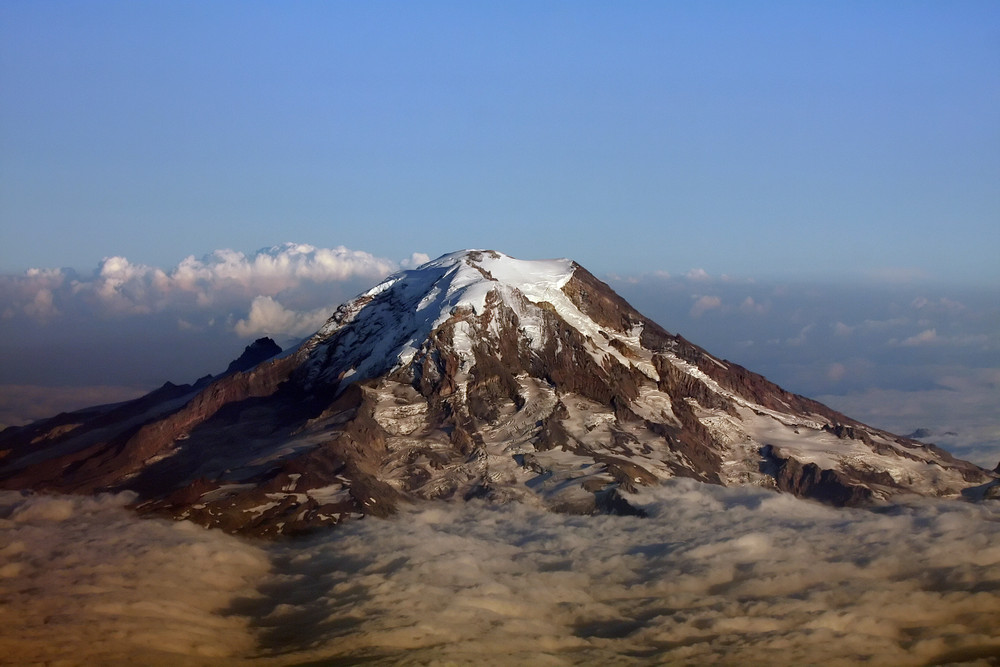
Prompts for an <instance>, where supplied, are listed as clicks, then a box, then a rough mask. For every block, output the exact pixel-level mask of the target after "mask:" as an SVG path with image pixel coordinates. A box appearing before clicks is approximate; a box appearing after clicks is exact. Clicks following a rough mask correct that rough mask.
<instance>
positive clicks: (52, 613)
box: [0, 479, 1000, 666]
mask: <svg viewBox="0 0 1000 667" xmlns="http://www.w3.org/2000/svg"><path fill="white" fill-rule="evenodd" d="M121 502H122V499H116V498H114V497H103V498H100V499H81V498H66V497H41V496H36V497H29V498H21V497H20V496H18V495H17V494H10V493H8V494H0V517H2V518H0V545H3V546H0V553H2V555H3V560H2V562H3V563H4V565H3V570H2V571H0V575H4V574H5V575H6V576H5V577H4V576H0V594H2V595H3V597H4V600H5V605H4V608H3V609H2V610H0V615H2V617H3V618H4V620H5V623H6V625H5V627H6V628H7V629H8V631H7V632H5V633H4V635H3V639H0V645H2V646H0V648H2V649H3V650H4V655H5V656H7V657H8V658H10V659H13V660H14V661H18V662H31V661H39V662H41V661H44V660H58V659H66V658H72V659H73V660H76V661H77V662H81V663H111V662H119V663H123V664H124V663H128V662H129V661H133V662H134V661H137V660H139V661H141V662H144V663H149V662H150V657H149V656H152V657H153V658H160V660H161V662H162V663H163V664H167V663H169V661H170V659H173V660H174V661H179V662H185V663H186V664H210V663H212V661H213V660H214V661H216V662H218V661H220V660H223V661H233V662H240V661H253V660H258V661H260V660H263V661H265V662H267V663H268V664H276V665H292V664H305V663H317V664H318V663H323V662H337V663H339V662H343V663H355V662H361V661H367V662H373V663H379V664H399V663H406V664H425V663H437V664H452V663H454V664H463V663H471V662H475V663H477V664H483V663H486V664H497V665H499V664H526V663H533V664H536V663H538V662H540V661H542V660H544V661H546V662H547V663H550V664H578V663H580V662H586V663H587V664H623V663H628V664H632V663H638V664H645V663H646V662H647V661H653V662H656V663H657V664H660V663H663V662H667V663H683V664H710V663H715V664H717V663H723V664H764V663H766V664H776V665H782V664H785V665H793V664H854V663H856V662H858V661H861V660H863V661H865V662H869V663H871V664H893V665H903V666H906V665H923V664H931V663H935V664H936V663H942V662H952V661H955V660H957V659H958V658H959V657H961V656H964V659H966V660H968V659H973V658H977V657H978V658H988V657H990V656H993V655H995V654H996V650H997V647H998V646H1000V628H998V627H997V625H996V618H997V615H998V614H1000V595H998V594H997V590H996V585H995V582H997V581H1000V505H998V504H996V503H992V504H990V503H986V504H982V505H976V504H970V503H964V502H957V501H941V500H932V499H927V500H913V501H910V502H908V503H906V504H901V505H896V506H887V507H880V508H876V509H873V510H852V509H835V508H830V507H827V506H823V505H819V504H817V503H813V502H807V501H802V500H798V499H796V498H794V497H792V496H789V495H781V494H776V493H772V492H769V491H766V490H761V489H756V488H732V489H726V488H722V487H715V486H711V485H705V484H700V483H698V482H695V481H693V480H683V479H678V480H672V481H671V482H669V483H667V484H665V485H664V486H662V487H658V488H655V489H649V490H645V491H644V492H643V493H642V494H640V495H639V496H637V497H636V498H635V500H634V502H636V503H638V504H641V505H643V507H645V508H646V509H647V511H648V512H649V514H650V517H649V518H648V519H638V518H634V517H615V516H571V515H565V514H556V513H549V512H546V511H544V510H541V509H538V508H533V507H527V506H524V505H501V506H491V505H487V504H483V503H481V502H478V501H473V502H469V503H463V502H458V503H447V502H435V503H420V504H418V505H415V506H413V507H409V508H406V509H404V510H403V511H402V512H401V513H400V514H399V515H398V516H397V517H395V518H393V519H390V520H375V519H366V520H364V521H356V522H353V523H349V524H347V525H345V526H344V527H343V528H342V529H338V530H335V531H332V532H328V533H322V534H320V535H317V536H315V537H313V538H311V539H308V540H298V541H294V542H289V543H282V544H270V545H265V544H260V543H255V542H249V541H246V540H241V539H238V538H235V537H231V536H227V535H223V534H221V533H219V532H216V531H205V530H202V529H200V528H195V527H194V526H191V525H188V524H185V523H183V522H180V523H166V522H163V521H156V520H154V521H150V520H139V519H137V518H134V517H130V516H128V515H127V514H126V513H125V512H124V511H123V510H122V509H121V508H120V507H119V505H120V504H121ZM98 637H99V638H100V640H99V641H97V640H96V639H95V638H98ZM140 658H141V659H142V660H140Z"/></svg>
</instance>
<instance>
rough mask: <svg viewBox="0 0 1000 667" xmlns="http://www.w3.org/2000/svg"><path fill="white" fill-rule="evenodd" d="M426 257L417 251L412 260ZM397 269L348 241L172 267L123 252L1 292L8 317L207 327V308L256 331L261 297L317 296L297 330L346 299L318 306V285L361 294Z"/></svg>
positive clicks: (2, 283) (28, 277) (293, 329)
mask: <svg viewBox="0 0 1000 667" xmlns="http://www.w3.org/2000/svg"><path fill="white" fill-rule="evenodd" d="M420 256H421V255H419V254H414V256H413V258H412V260H413V261H415V260H416V259H419V257H420ZM397 268H398V267H397V266H396V265H395V264H394V263H393V262H391V261H389V260H386V259H382V258H379V257H375V256H374V255H371V254H370V253H367V252H362V251H357V250H349V249H347V248H345V247H343V246H338V247H336V248H317V247H315V246H311V245H307V244H301V243H285V244H283V245H279V246H274V247H271V248H265V249H263V250H260V251H257V252H256V253H253V254H251V255H245V254H244V253H242V252H237V251H235V250H228V249H223V250H216V251H214V252H213V253H211V254H210V255H208V256H206V257H203V258H201V259H196V258H195V257H194V256H190V257H187V258H186V259H184V260H182V261H181V262H180V263H178V265H177V266H176V267H174V268H172V269H169V270H164V269H160V268H157V267H151V266H146V265H143V264H136V263H133V262H131V261H129V260H128V259H127V258H125V257H120V256H114V257H107V258H105V259H104V260H102V261H101V263H100V264H99V265H98V267H97V269H96V270H95V271H94V273H93V274H92V275H90V276H81V275H79V274H77V273H76V272H73V271H68V270H62V269H31V270H29V271H27V272H26V273H25V274H24V275H22V276H0V297H2V298H3V302H4V303H6V304H7V306H6V308H5V309H4V311H3V313H2V316H3V318H4V319H6V320H11V319H14V318H17V317H28V318H30V319H33V320H37V321H48V320H52V319H53V318H56V317H59V316H61V315H63V316H66V317H72V316H74V315H75V316H78V317H102V318H103V317H115V316H119V317H121V316H141V315H150V314H155V313H172V314H174V315H175V319H176V320H177V321H180V322H183V323H184V326H200V325H202V323H200V322H199V321H198V320H199V317H198V316H197V315H198V314H199V313H200V314H207V316H208V317H207V319H217V320H218V321H220V322H223V321H227V319H231V320H236V319H240V321H242V322H244V323H245V324H244V326H243V330H245V331H250V330H253V331H256V329H255V328H254V326H253V322H254V320H253V318H254V316H255V314H253V313H249V311H250V309H252V308H253V306H254V304H255V300H256V299H257V298H259V297H269V298H271V299H272V300H274V301H275V303H277V301H278V300H279V299H280V300H281V306H280V307H281V308H284V309H286V310H291V309H293V306H292V304H291V302H293V301H309V300H310V298H311V300H312V303H311V304H305V306H306V307H305V309H303V308H300V307H299V304H297V303H296V304H295V306H294V310H296V311H297V312H296V313H295V315H294V316H288V317H286V318H284V321H286V322H288V323H289V325H290V328H289V329H288V330H287V331H281V332H280V333H282V334H285V335H298V334H300V333H301V323H302V322H303V321H306V320H310V319H315V317H314V316H313V313H312V312H309V311H311V310H312V309H315V308H319V307H321V306H322V307H324V308H328V309H330V310H331V311H332V309H333V308H335V307H336V306H337V305H339V304H340V303H341V301H342V299H343V298H344V296H345V295H344V294H343V293H342V292H339V291H338V290H326V292H327V297H326V299H325V300H323V301H322V303H316V301H317V297H319V295H320V294H321V293H322V292H323V290H321V289H319V287H321V286H331V285H334V286H336V285H351V286H352V287H353V288H357V289H358V291H360V290H361V289H364V288H365V287H367V286H369V285H370V284H372V283H374V282H377V281H378V280H380V279H381V278H383V277H385V276H386V275H387V274H389V273H391V272H392V271H395V270H396V269H397ZM352 295H353V294H348V295H346V296H352ZM307 297H308V298H307ZM244 313H246V314H247V315H246V317H242V316H243V314H244ZM261 315H262V313H260V312H258V313H256V316H257V317H258V318H259V317H260V316H261ZM229 316H235V317H231V318H230V317H229ZM247 318H250V319H247ZM274 321H275V320H273V318H272V323H273V322H274Z"/></svg>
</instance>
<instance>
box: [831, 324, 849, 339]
mask: <svg viewBox="0 0 1000 667" xmlns="http://www.w3.org/2000/svg"><path fill="white" fill-rule="evenodd" d="M833 333H834V334H836V335H837V336H843V337H846V336H850V335H851V334H852V333H854V327H849V326H847V325H846V324H844V323H843V322H837V323H836V324H834V325H833Z"/></svg>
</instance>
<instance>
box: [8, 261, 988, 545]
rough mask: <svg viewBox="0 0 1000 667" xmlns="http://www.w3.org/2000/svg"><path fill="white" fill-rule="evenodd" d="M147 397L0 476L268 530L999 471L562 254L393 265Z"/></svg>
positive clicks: (839, 500)
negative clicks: (319, 311) (513, 506)
mask: <svg viewBox="0 0 1000 667" xmlns="http://www.w3.org/2000/svg"><path fill="white" fill-rule="evenodd" d="M160 391H161V393H162V394H163V395H162V396H157V395H154V394H155V392H154V394H151V395H150V396H147V397H145V398H143V399H139V401H137V402H133V403H132V404H129V405H133V407H132V408H130V410H129V411H127V412H128V414H129V415H131V416H130V417H128V418H127V419H118V420H115V419H111V418H110V417H109V415H108V414H106V413H102V414H101V415H100V416H98V417H93V416H90V415H87V414H82V413H76V415H77V417H78V418H77V417H73V416H72V415H71V416H69V417H70V418H67V417H66V416H63V417H60V418H56V420H55V421H53V420H50V421H49V422H46V423H42V424H36V425H33V426H32V427H29V428H28V429H27V430H25V429H20V430H18V431H16V432H12V433H8V432H7V431H4V432H3V433H0V448H2V449H5V450H8V451H9V454H8V455H7V457H6V458H5V459H3V460H2V463H3V467H2V468H0V479H2V481H0V485H2V486H3V487H5V488H29V487H30V488H36V489H48V490H57V491H69V492H86V493H89V492H94V491H97V490H102V489H132V490H135V491H137V492H138V493H139V494H140V500H139V503H138V507H139V508H140V510H142V511H148V512H163V513H167V514H170V515H172V516H176V517H180V518H188V519H192V520H194V521H197V522H199V523H202V524H204V525H210V526H218V527H222V528H224V529H226V530H230V531H235V532H244V533H252V534H260V535H276V534H291V533H296V532H300V531H304V530H308V529H311V528H314V527H317V526H322V525H332V524H336V523H339V522H341V521H344V520H346V519H349V518H352V517H359V516H363V515H367V514H373V515H386V514H389V513H391V512H392V511H393V509H394V508H395V507H396V506H397V505H398V504H399V503H400V502H408V501H415V500H422V499H425V500H430V499H441V498H474V497H484V498H489V499H492V500H495V501H498V502H511V501H518V502H529V503H534V504H538V505H542V506H545V507H549V508H551V509H553V510H557V511H568V512H594V511H608V512H620V513H638V511H637V510H635V509H634V508H633V507H632V506H631V505H630V504H629V503H628V500H627V494H628V492H630V491H634V490H635V489H636V488H637V487H638V486H643V485H651V484H656V483H658V482H659V481H660V480H663V479H666V478H669V477H673V476H685V477H692V478H694V479H698V480H700V481H703V482H708V483H714V484H724V485H734V484H754V485H759V486H765V487H773V488H776V489H779V490H782V491H789V492H792V493H795V494H797V495H800V496H805V497H811V498H816V499H819V500H823V501H826V502H830V503H833V504H838V505H844V504H860V503H865V502H869V501H873V500H878V499H881V498H887V497H889V496H891V495H894V494H897V493H919V494H926V495H942V496H954V495H958V494H960V493H962V492H963V490H965V489H968V488H970V487H974V486H976V485H984V484H988V483H990V482H991V481H992V480H993V479H995V478H996V474H995V473H991V472H988V471H985V470H982V469H980V468H978V467H976V466H974V465H972V464H970V463H966V462H964V461H959V460H956V459H954V458H952V457H951V456H949V455H948V454H947V453H945V452H943V451H941V450H939V449H937V448H934V447H931V446H926V445H922V444H920V443H918V442H915V441H913V440H909V439H907V438H902V437H899V436H895V435H892V434H889V433H886V432H883V431H880V430H877V429H873V428H871V427H868V426H865V425H864V424H861V423H859V422H856V421H854V420H851V419H849V418H847V417H845V416H844V415H841V414H839V413H837V412H835V411H833V410H830V409H829V408H827V407H825V406H823V405H821V404H819V403H817V402H815V401H812V400H809V399H807V398H804V397H801V396H797V395H794V394H791V393H788V392H786V391H784V390H782V389H781V388H780V387H778V386H776V385H774V384H773V383H770V382H769V381H767V380H766V379H765V378H763V377H761V376H760V375H757V374H755V373H752V372H750V371H748V370H746V369H744V368H742V367H740V366H737V365H735V364H732V363H730V362H727V361H723V360H720V359H716V358H715V357H713V356H712V355H710V354H708V353H707V352H705V351H704V350H702V349H701V348H699V347H697V346H696V345H693V344H692V343H689V342H688V341H686V340H684V339H683V338H681V337H680V336H675V335H671V334H669V333H668V332H667V331H665V330H664V329H662V328H661V327H660V326H658V325H657V324H655V323H654V322H652V321H650V320H648V319H647V318H645V317H643V316H642V315H641V314H640V313H638V312H636V311H635V310H634V309H633V308H632V307H631V306H629V304H628V303H626V302H625V301H624V300H623V299H621V298H620V297H619V296H618V295H617V294H615V293H614V292H613V291H612V290H611V289H610V288H609V287H608V286H607V285H605V284H604V283H602V282H600V281H599V280H597V279H596V278H595V277H594V276H593V275H591V274H590V273H589V272H587V271H586V270H585V269H583V268H582V267H580V266H579V265H577V264H575V263H573V262H571V261H569V260H551V261H541V262H538V261H535V262H529V261H520V260H516V259H513V258H510V257H507V256H505V255H502V254H500V253H496V252H492V251H463V252H459V253H453V254H450V255H445V256H443V257H441V258H438V259H436V260H434V261H432V262H429V263H428V264H425V265H424V266H422V267H420V268H418V269H415V270H411V271H404V272H401V273H399V274H396V275H394V276H391V277H390V278H388V279H386V280H385V281H383V282H382V283H380V284H379V285H377V286H375V287H374V288H372V289H371V290H369V291H368V292H366V293H364V294H362V295H360V296H359V297H357V298H356V299H354V300H352V301H351V302H349V303H346V304H344V305H343V306H341V307H340V308H338V309H337V311H336V312H335V313H334V314H333V316H332V317H331V318H330V320H329V321H328V322H327V323H326V325H324V326H323V327H322V328H321V329H320V330H319V331H318V332H317V333H316V334H315V335H314V336H312V337H311V338H310V339H308V340H307V341H305V342H304V343H303V344H302V345H301V346H300V347H299V348H298V349H296V350H295V351H294V352H293V353H291V354H289V355H287V356H284V357H280V358H277V359H273V360H271V361H266V362H263V363H261V364H259V365H257V366H255V367H253V368H250V369H248V370H245V371H241V372H240V371H238V372H233V373H230V374H228V375H226V376H224V377H221V378H219V379H216V380H215V381H213V382H211V383H210V384H208V385H207V386H204V387H198V386H196V387H189V388H186V389H184V388H173V389H171V388H169V387H168V388H166V389H163V390H160ZM143 401H145V403H141V402H143ZM143 406H144V407H143ZM95 419H96V420H97V421H98V422H99V425H98V426H96V427H95V426H94V420H95ZM76 422H79V425H78V426H73V427H71V424H73V423H76Z"/></svg>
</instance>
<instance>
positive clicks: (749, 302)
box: [740, 296, 769, 315]
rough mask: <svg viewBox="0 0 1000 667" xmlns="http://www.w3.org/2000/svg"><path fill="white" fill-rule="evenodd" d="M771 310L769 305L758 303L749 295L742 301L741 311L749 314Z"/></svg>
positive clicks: (760, 313)
mask: <svg viewBox="0 0 1000 667" xmlns="http://www.w3.org/2000/svg"><path fill="white" fill-rule="evenodd" d="M768 310H769V306H768V305H767V304H764V303H757V302H756V301H754V298H753V297H752V296H748V297H747V298H745V299H743V301H742V302H741V303H740V312H743V313H746V314H748V315H763V314H764V313H766V312H767V311H768Z"/></svg>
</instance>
